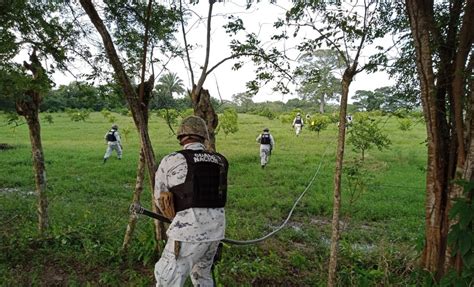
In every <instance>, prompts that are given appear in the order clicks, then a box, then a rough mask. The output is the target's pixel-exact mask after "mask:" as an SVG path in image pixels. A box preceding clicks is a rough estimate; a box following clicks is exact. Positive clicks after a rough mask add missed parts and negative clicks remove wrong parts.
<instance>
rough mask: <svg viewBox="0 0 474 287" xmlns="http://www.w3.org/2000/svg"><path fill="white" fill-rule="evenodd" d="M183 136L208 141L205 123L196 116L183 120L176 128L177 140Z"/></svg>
mask: <svg viewBox="0 0 474 287" xmlns="http://www.w3.org/2000/svg"><path fill="white" fill-rule="evenodd" d="M184 136H198V137H201V138H203V139H209V132H208V130H207V126H206V122H205V121H204V120H203V119H201V118H200V117H197V116H189V117H187V118H185V119H183V121H182V122H181V125H180V126H179V128H178V132H177V138H178V139H181V138H182V137H184Z"/></svg>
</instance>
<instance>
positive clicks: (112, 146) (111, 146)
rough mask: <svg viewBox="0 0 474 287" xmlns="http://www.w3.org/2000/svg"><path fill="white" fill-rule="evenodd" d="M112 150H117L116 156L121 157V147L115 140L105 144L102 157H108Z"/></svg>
mask: <svg viewBox="0 0 474 287" xmlns="http://www.w3.org/2000/svg"><path fill="white" fill-rule="evenodd" d="M114 150H115V151H116V152H117V157H118V158H122V147H121V146H120V144H118V143H117V142H109V143H108V144H107V150H106V151H105V154H104V159H107V158H109V157H110V156H111V155H112V152H113V151H114Z"/></svg>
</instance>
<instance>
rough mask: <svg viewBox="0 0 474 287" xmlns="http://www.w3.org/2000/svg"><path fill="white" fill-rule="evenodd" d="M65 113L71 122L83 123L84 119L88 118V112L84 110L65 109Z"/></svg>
mask: <svg viewBox="0 0 474 287" xmlns="http://www.w3.org/2000/svg"><path fill="white" fill-rule="evenodd" d="M66 113H67V114H68V116H69V117H70V118H71V121H73V122H79V121H83V122H85V121H86V119H88V118H89V116H90V113H91V112H90V111H88V110H84V109H67V110H66Z"/></svg>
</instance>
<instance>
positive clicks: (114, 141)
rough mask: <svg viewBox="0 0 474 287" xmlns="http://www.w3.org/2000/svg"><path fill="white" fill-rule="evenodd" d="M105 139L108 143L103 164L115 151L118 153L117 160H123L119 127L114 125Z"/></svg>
mask: <svg viewBox="0 0 474 287" xmlns="http://www.w3.org/2000/svg"><path fill="white" fill-rule="evenodd" d="M104 139H105V142H106V143H107V150H106V151H105V154H104V161H103V163H105V162H106V161H107V159H108V158H109V157H110V156H111V155H112V152H113V151H114V150H115V151H116V152H117V158H118V159H122V140H121V139H120V134H119V132H118V125H116V124H113V125H112V127H111V129H110V130H109V131H108V132H107V133H106V134H105V136H104Z"/></svg>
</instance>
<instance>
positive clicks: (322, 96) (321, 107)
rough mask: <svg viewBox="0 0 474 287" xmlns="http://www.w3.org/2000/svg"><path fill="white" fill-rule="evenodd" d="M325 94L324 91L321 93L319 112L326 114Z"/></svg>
mask: <svg viewBox="0 0 474 287" xmlns="http://www.w3.org/2000/svg"><path fill="white" fill-rule="evenodd" d="M324 98H325V94H324V93H323V94H322V95H321V102H320V103H319V113H321V114H324V105H325V104H326V102H325V99H324Z"/></svg>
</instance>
